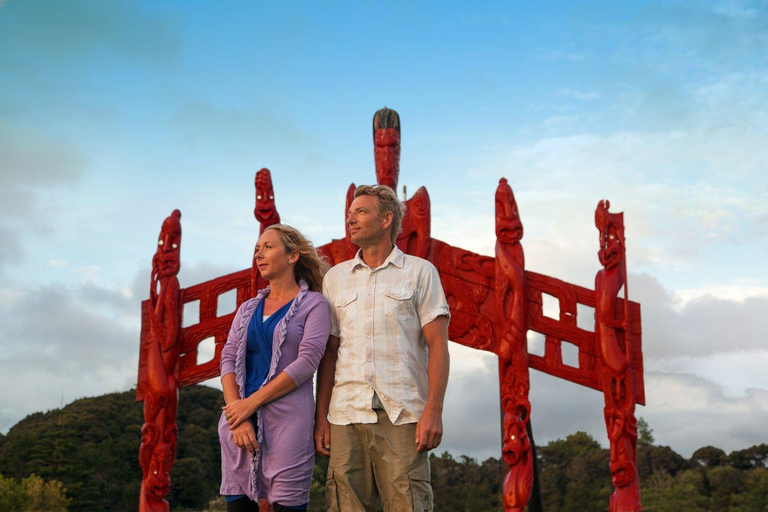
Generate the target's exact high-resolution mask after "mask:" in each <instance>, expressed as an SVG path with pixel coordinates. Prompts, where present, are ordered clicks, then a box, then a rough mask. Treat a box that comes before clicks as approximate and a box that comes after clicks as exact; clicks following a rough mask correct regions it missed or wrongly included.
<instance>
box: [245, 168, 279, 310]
mask: <svg viewBox="0 0 768 512" xmlns="http://www.w3.org/2000/svg"><path fill="white" fill-rule="evenodd" d="M254 185H255V187H256V207H255V208H254V209H253V216H254V217H256V220H257V221H259V224H260V225H261V228H260V229H259V236H261V235H262V234H264V230H265V229H267V228H268V227H269V226H272V225H273V224H279V223H280V214H279V213H277V206H275V190H274V188H273V187H272V175H271V174H270V172H269V169H267V168H266V167H264V168H263V169H261V170H259V171H258V172H257V173H256V178H254ZM265 286H267V283H266V281H264V280H263V279H262V278H261V274H259V269H258V267H257V266H256V250H255V249H254V251H253V262H252V264H251V296H252V297H255V296H256V292H257V291H258V290H260V289H261V288H264V287H265Z"/></svg>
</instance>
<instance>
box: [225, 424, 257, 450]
mask: <svg viewBox="0 0 768 512" xmlns="http://www.w3.org/2000/svg"><path fill="white" fill-rule="evenodd" d="M232 437H233V438H234V439H235V444H236V445H237V446H239V447H240V448H242V449H243V450H248V452H249V453H251V454H254V453H256V452H257V451H259V443H258V442H257V441H256V431H255V430H254V429H253V423H251V422H250V421H245V422H243V423H241V424H240V425H238V426H237V427H235V428H234V429H233V430H232Z"/></svg>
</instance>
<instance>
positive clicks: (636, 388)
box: [136, 109, 645, 512]
mask: <svg viewBox="0 0 768 512" xmlns="http://www.w3.org/2000/svg"><path fill="white" fill-rule="evenodd" d="M373 127H374V130H373V135H374V137H373V139H374V160H375V166H376V177H377V180H378V182H379V183H380V184H386V185H389V186H391V187H393V188H396V187H397V183H398V179H399V172H400V167H399V156H400V119H399V116H398V115H397V113H396V112H395V111H394V110H390V109H382V110H380V111H378V112H377V113H376V115H375V116H374V122H373ZM254 183H255V186H256V208H255V209H254V215H255V217H256V220H257V221H259V223H260V224H261V232H263V231H264V229H265V228H266V227H267V226H269V225H271V224H275V223H277V222H279V221H280V215H279V214H278V212H277V208H276V206H275V200H274V189H273V186H272V179H271V175H270V172H269V170H267V169H261V170H260V171H259V172H258V173H257V174H256V179H255V182H254ZM354 191H355V185H354V183H353V184H351V185H350V186H349V188H348V190H347V195H346V201H345V207H344V218H345V220H346V215H347V211H348V210H349V206H350V204H351V202H352V199H353V197H354ZM405 203H406V206H407V210H406V215H405V218H404V220H403V231H402V233H401V234H400V235H399V236H398V238H397V245H398V247H400V248H401V249H402V250H403V251H404V252H406V253H407V254H412V255H416V256H420V257H422V258H424V259H427V260H429V261H431V262H432V263H433V264H434V265H435V267H436V268H437V270H438V272H439V274H440V280H441V283H442V285H443V289H444V290H445V294H446V298H447V300H448V304H449V306H450V311H451V322H450V325H449V337H450V339H451V340H453V341H454V342H457V343H460V344H462V345H466V346H468V347H472V348H475V349H478V350H484V351H489V352H493V353H495V354H496V355H497V356H498V357H499V385H500V395H501V408H502V414H503V421H502V426H503V432H502V457H503V458H504V460H505V462H506V463H507V465H508V467H509V470H508V472H507V474H506V475H505V477H504V482H503V497H504V506H505V510H506V511H522V510H523V509H524V507H525V505H526V503H527V501H528V499H529V496H530V493H531V481H532V477H533V465H532V460H533V457H534V454H533V453H532V450H531V443H530V439H528V437H527V434H526V424H527V423H528V422H529V420H530V415H531V410H530V403H529V401H528V392H529V387H530V380H529V375H528V371H529V370H528V369H529V368H533V369H536V370H539V371H542V372H544V373H547V374H549V375H552V376H554V377H557V378H560V379H564V380H567V381H570V382H574V383H577V384H581V385H583V386H587V387H589V388H592V389H595V390H597V391H600V392H602V393H603V394H604V396H605V401H606V406H605V411H604V416H605V420H606V426H607V429H608V435H609V440H610V443H611V463H610V469H611V475H612V479H613V482H614V486H615V492H614V494H613V496H612V498H611V503H610V506H611V511H612V512H618V511H621V512H625V511H634V510H640V496H639V490H638V489H639V486H638V481H637V471H636V453H635V450H636V448H635V447H636V440H637V426H636V421H635V417H634V409H635V404H636V403H639V404H644V403H645V393H644V382H643V358H642V329H641V317H640V304H638V303H636V302H631V301H629V300H628V297H627V295H626V294H624V293H622V294H621V295H622V296H619V290H620V289H621V288H622V287H623V289H624V290H626V285H627V282H626V259H625V246H624V226H623V216H622V214H620V213H610V212H609V211H608V203H607V201H605V202H601V203H600V205H598V210H597V212H596V225H597V227H598V229H599V230H600V251H599V256H600V262H601V264H602V265H603V269H602V270H600V271H599V272H598V273H597V277H596V280H595V290H590V289H587V288H584V287H581V286H577V285H574V284H570V283H567V282H565V281H562V280H560V279H556V278H554V277H550V276H545V275H542V274H538V273H536V272H532V271H529V270H526V269H525V259H524V254H523V247H522V244H521V239H522V236H523V225H522V222H521V219H520V215H519V212H518V209H517V203H516V201H515V197H514V194H513V193H512V189H511V188H510V186H509V185H508V183H507V181H506V179H503V178H502V179H501V180H500V182H499V185H498V187H497V190H496V215H495V218H496V239H497V242H496V249H495V256H494V257H489V256H483V255H480V254H476V253H473V252H471V251H467V250H465V249H462V248H459V247H454V246H451V245H449V244H446V243H445V242H442V241H440V240H437V239H435V238H432V236H431V232H430V230H431V206H430V198H429V193H428V192H427V190H426V189H425V188H424V187H422V188H420V189H418V190H417V191H416V193H415V194H413V196H411V197H410V198H409V199H408V200H407V201H405ZM175 213H176V212H174V215H172V216H171V217H169V218H168V219H166V221H165V223H164V224H163V230H162V231H161V235H160V237H161V239H163V240H165V239H166V238H168V237H171V238H172V237H173V236H174V235H173V233H175V232H176V231H175V230H176V229H177V230H178V244H180V241H181V226H180V223H179V217H180V214H179V215H178V216H175ZM174 219H175V220H174ZM169 239H170V238H169ZM167 249H168V246H167V245H166V246H165V247H160V246H159V247H158V251H157V253H156V254H155V258H154V259H153V277H152V283H151V291H150V298H149V299H148V300H146V301H144V302H143V303H142V329H141V349H140V357H139V385H138V387H137V393H136V397H137V400H144V401H145V428H143V429H142V447H141V449H140V460H141V467H142V471H143V474H144V479H143V483H142V501H141V503H140V508H139V509H140V510H141V511H149V510H152V511H160V510H162V511H165V510H167V503H166V502H165V501H164V500H163V498H164V497H165V495H166V494H167V492H168V491H167V490H168V485H170V468H171V467H172V465H173V459H174V454H175V445H176V442H175V430H174V429H175V418H176V399H175V397H176V387H178V386H181V387H183V386H189V385H192V384H195V383H198V382H202V381H204V380H207V379H209V378H212V377H215V376H218V375H219V363H220V359H221V348H222V347H223V345H224V343H225V342H226V337H227V334H228V332H229V328H230V325H231V323H232V319H233V318H234V313H233V312H230V313H228V314H225V315H222V316H221V317H218V316H217V311H216V310H217V304H218V300H219V297H220V296H221V295H222V294H224V293H227V292H229V291H231V290H236V295H237V306H238V307H239V306H240V304H241V303H242V302H243V301H245V300H246V299H248V298H250V297H252V296H253V295H254V294H255V291H256V290H258V289H259V288H261V287H263V286H264V285H265V283H264V282H263V281H262V280H261V276H259V274H258V270H257V269H256V267H255V265H252V266H251V268H246V269H244V270H241V271H238V272H235V273H232V274H228V275H225V276H221V277H219V278H216V279H213V280H211V281H207V282H204V283H200V284H197V285H194V286H191V287H189V288H186V289H179V286H178V280H177V278H176V274H177V273H178V270H179V267H180V263H179V261H180V260H179V257H178V254H179V253H178V247H177V248H176V250H175V252H173V251H171V252H168V250H167ZM318 251H319V252H320V253H321V254H322V255H323V256H324V257H325V258H326V259H327V260H328V261H329V262H330V263H331V264H334V265H335V264H338V263H341V262H342V261H346V260H348V259H351V258H352V257H354V255H355V253H356V251H357V247H356V246H354V245H353V244H352V243H351V241H350V238H349V232H348V229H347V228H346V222H345V234H344V238H340V239H335V240H332V241H331V242H328V243H326V244H324V245H322V246H319V247H318ZM544 294H546V295H550V296H552V297H554V298H555V299H556V300H557V302H558V305H559V312H558V314H557V315H555V316H556V317H555V318H551V317H549V316H545V315H544V311H543V295H544ZM195 301H199V306H200V307H199V318H194V319H188V320H191V321H188V322H187V324H189V325H188V326H187V327H184V328H181V327H180V326H181V314H182V310H183V304H186V303H191V302H195ZM578 305H582V306H587V307H589V308H593V309H594V318H593V316H592V315H590V319H589V321H590V323H592V322H594V328H593V329H592V330H589V329H587V328H585V327H583V326H584V325H585V324H586V322H583V321H582V322H579V321H578V317H579V309H578ZM579 324H581V325H582V327H579ZM530 331H532V332H534V333H539V334H541V335H543V337H544V340H545V347H544V353H543V355H537V354H530V353H529V351H528V333H529V332H530ZM208 338H214V340H215V347H216V349H215V355H214V358H213V359H212V360H211V361H209V362H205V363H200V362H199V361H198V352H197V349H198V345H199V344H200V342H202V341H203V340H205V339H208ZM563 343H571V344H572V345H574V346H575V347H577V348H578V354H579V355H578V364H577V366H569V365H566V364H564V363H563V357H562V346H563V345H562V344H563ZM147 425H149V426H147ZM155 426H156V427H155ZM171 426H173V428H171ZM155 468H159V469H158V474H159V475H160V477H158V478H156V475H154V469H155ZM164 475H167V478H166V476H164ZM163 507H165V508H163Z"/></svg>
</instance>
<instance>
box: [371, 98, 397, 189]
mask: <svg viewBox="0 0 768 512" xmlns="http://www.w3.org/2000/svg"><path fill="white" fill-rule="evenodd" d="M373 154H374V159H375V161H376V181H377V182H378V183H379V185H386V186H388V187H389V188H391V189H392V190H397V181H398V178H399V175H400V116H399V115H397V112H395V111H394V110H392V109H389V108H386V107H384V108H383V109H381V110H379V111H378V112H376V113H375V114H374V115H373Z"/></svg>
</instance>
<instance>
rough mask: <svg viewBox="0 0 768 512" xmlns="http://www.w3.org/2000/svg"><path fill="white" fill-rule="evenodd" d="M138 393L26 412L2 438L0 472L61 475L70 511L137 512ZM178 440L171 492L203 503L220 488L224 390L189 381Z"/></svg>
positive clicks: (188, 503) (178, 500)
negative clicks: (219, 425)
mask: <svg viewBox="0 0 768 512" xmlns="http://www.w3.org/2000/svg"><path fill="white" fill-rule="evenodd" d="M134 397H135V391H133V390H131V391H126V392H124V393H111V394H108V395H103V396H99V397H93V398H83V399H80V400H77V401H75V402H72V403H71V404H69V405H67V406H65V407H64V408H62V409H55V410H52V411H48V412H46V413H35V414H32V415H30V416H27V417H26V418H24V419H23V420H22V421H20V422H19V423H17V424H16V425H15V426H13V427H12V428H11V430H10V431H9V432H8V434H7V435H6V436H4V437H3V438H2V439H0V474H2V475H4V476H5V477H10V478H15V479H21V478H24V477H26V476H28V475H30V474H32V473H35V474H37V475H40V476H41V477H43V478H44V479H46V480H51V479H55V480H59V481H61V482H62V483H63V484H64V487H65V488H66V489H67V495H68V496H69V497H71V498H72V503H71V505H70V508H69V509H70V510H71V511H80V510H82V511H86V510H89V511H90V510H99V511H101V510H112V511H116V512H120V511H126V512H127V511H131V512H135V511H136V510H137V508H138V495H139V488H140V486H141V468H140V467H139V461H138V449H139V444H140V442H141V425H142V423H143V421H144V420H143V416H142V404H141V403H136V402H135V401H134ZM179 404H180V406H179V417H178V426H179V441H178V450H177V460H176V464H175V466H174V468H173V485H172V488H171V492H170V494H169V496H168V498H169V500H170V502H171V503H172V504H174V505H175V506H174V507H173V508H174V509H175V508H177V507H179V506H183V507H192V508H194V507H198V506H199V505H200V504H204V503H207V502H208V501H210V500H211V499H212V498H214V497H215V496H216V495H217V493H218V487H219V483H220V478H221V473H220V468H219V465H220V462H219V460H220V459H219V445H218V435H217V433H216V424H217V421H218V418H219V414H220V411H221V406H222V405H223V398H222V396H221V392H220V391H217V390H215V389H211V388H208V387H205V386H191V387H189V388H184V389H182V390H181V392H180V399H179Z"/></svg>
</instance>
